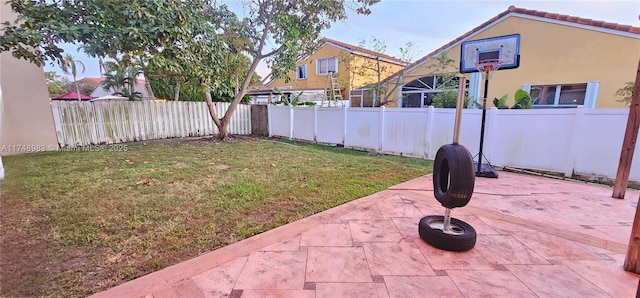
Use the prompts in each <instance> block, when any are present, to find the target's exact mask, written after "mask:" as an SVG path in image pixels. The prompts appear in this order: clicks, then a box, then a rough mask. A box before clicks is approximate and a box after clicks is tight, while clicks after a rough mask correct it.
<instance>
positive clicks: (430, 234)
mask: <svg viewBox="0 0 640 298" xmlns="http://www.w3.org/2000/svg"><path fill="white" fill-rule="evenodd" d="M443 222H444V216H442V215H430V216H425V217H423V218H422V219H420V223H419V224H418V233H419V234H420V238H422V240H424V241H425V242H427V243H428V244H430V245H431V246H434V247H437V248H440V249H443V250H447V251H465V250H470V249H472V248H473V247H474V246H475V245H476V238H477V235H476V230H475V229H474V228H473V227H472V226H471V225H470V224H468V223H466V222H464V221H461V220H459V219H456V218H453V217H452V218H451V227H452V229H454V230H456V231H457V232H458V234H448V233H445V232H443V231H442V229H438V228H434V227H433V226H432V225H433V224H436V225H438V224H441V223H443Z"/></svg>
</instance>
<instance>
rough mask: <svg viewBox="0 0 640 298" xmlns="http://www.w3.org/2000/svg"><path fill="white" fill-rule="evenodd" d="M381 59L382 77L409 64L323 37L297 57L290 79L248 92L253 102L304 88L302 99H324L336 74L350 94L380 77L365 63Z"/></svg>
mask: <svg viewBox="0 0 640 298" xmlns="http://www.w3.org/2000/svg"><path fill="white" fill-rule="evenodd" d="M378 62H379V66H380V69H381V71H380V75H381V77H382V79H384V78H385V77H387V76H388V75H390V74H393V73H395V72H396V71H398V70H400V69H402V68H403V67H405V66H406V65H407V63H405V62H404V61H402V60H400V59H398V58H395V57H392V56H389V55H385V54H382V53H377V52H374V51H370V50H367V49H363V48H360V47H357V46H354V45H350V44H347V43H344V42H340V41H337V40H333V39H329V38H324V39H323V42H322V44H321V45H320V47H319V48H318V50H317V51H315V52H314V53H313V54H311V55H310V56H308V57H305V58H302V59H300V60H298V66H297V68H296V70H295V71H294V72H292V73H291V76H290V78H289V81H288V82H286V81H285V79H272V80H270V81H269V82H267V83H266V84H265V85H264V88H263V89H262V90H254V91H251V92H248V93H247V94H248V95H250V96H253V97H254V98H256V97H257V100H254V102H256V101H257V102H260V103H262V102H267V101H268V100H269V99H267V97H272V96H276V95H279V94H280V93H282V94H291V95H293V96H296V95H298V94H300V92H302V94H301V96H300V101H301V102H305V101H316V102H321V101H322V100H323V98H324V97H325V88H326V87H327V84H328V83H327V80H328V77H329V75H330V74H333V76H334V77H336V78H337V80H338V84H339V87H338V88H336V89H339V95H341V96H342V98H344V99H348V98H349V93H350V91H351V90H352V89H355V88H358V87H362V86H364V85H367V84H372V83H375V82H376V81H377V77H378V76H377V71H365V70H364V68H365V66H375V67H376V68H377V66H378Z"/></svg>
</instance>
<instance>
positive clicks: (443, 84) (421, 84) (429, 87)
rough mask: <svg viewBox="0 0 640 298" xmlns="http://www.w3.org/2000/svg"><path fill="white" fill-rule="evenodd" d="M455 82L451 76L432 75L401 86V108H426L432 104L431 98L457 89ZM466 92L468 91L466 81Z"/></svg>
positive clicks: (455, 79)
mask: <svg viewBox="0 0 640 298" xmlns="http://www.w3.org/2000/svg"><path fill="white" fill-rule="evenodd" d="M457 82H458V78H457V77H455V76H451V75H434V76H425V77H421V78H419V79H415V80H413V81H411V82H409V83H407V84H405V85H404V86H402V107H403V108H423V107H428V106H430V105H431V104H432V103H433V97H434V96H436V95H437V94H438V93H440V92H444V91H446V90H450V89H451V88H453V89H454V90H456V89H458V83H457ZM452 86H453V87H452ZM466 90H469V81H468V80H467V83H466ZM467 92H468V91H467Z"/></svg>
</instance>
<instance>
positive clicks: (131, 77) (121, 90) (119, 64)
mask: <svg viewBox="0 0 640 298" xmlns="http://www.w3.org/2000/svg"><path fill="white" fill-rule="evenodd" d="M130 58H131V57H129V56H126V55H125V56H124V57H122V59H120V61H108V62H107V63H106V64H105V70H106V73H105V79H104V81H103V82H102V88H103V89H104V90H105V91H111V92H112V94H113V95H118V96H123V97H127V98H129V100H140V99H141V98H142V94H141V93H140V92H136V91H135V87H136V85H137V84H138V79H137V77H138V75H140V74H141V73H142V71H141V70H140V66H139V62H136V61H132V60H131V59H130ZM134 60H135V59H134Z"/></svg>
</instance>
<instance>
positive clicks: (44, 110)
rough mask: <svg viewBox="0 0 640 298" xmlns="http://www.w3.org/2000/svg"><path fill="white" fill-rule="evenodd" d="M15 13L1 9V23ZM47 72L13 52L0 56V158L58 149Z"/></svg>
mask: <svg viewBox="0 0 640 298" xmlns="http://www.w3.org/2000/svg"><path fill="white" fill-rule="evenodd" d="M15 19H16V14H15V13H14V12H13V11H12V10H11V8H10V7H9V5H8V4H7V3H4V2H3V3H2V4H1V6H0V22H6V21H9V22H13V21H14V20H15ZM57 149H58V140H57V138H56V131H55V127H54V123H53V115H52V113H51V105H50V103H49V94H48V93H47V86H46V83H45V77H44V70H43V68H42V67H38V66H36V65H35V64H32V63H30V62H28V61H26V60H23V59H16V58H14V57H13V56H12V55H11V53H10V52H3V53H0V155H2V156H4V155H13V154H20V153H31V152H37V151H45V150H57Z"/></svg>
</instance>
